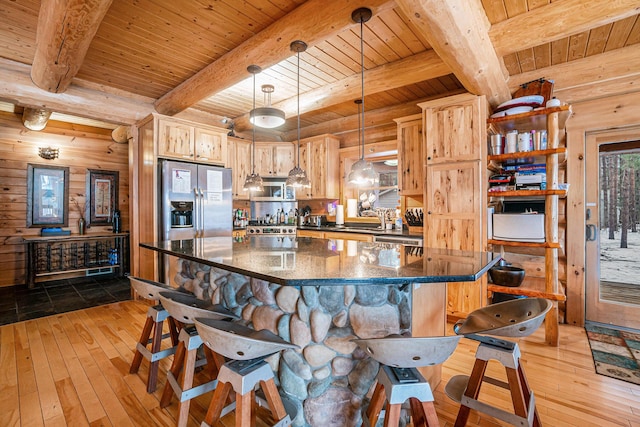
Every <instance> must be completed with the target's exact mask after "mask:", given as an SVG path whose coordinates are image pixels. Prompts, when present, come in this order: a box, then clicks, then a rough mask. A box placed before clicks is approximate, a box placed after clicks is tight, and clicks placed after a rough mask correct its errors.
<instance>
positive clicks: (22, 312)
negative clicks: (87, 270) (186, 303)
mask: <svg viewBox="0 0 640 427" xmlns="http://www.w3.org/2000/svg"><path fill="white" fill-rule="evenodd" d="M130 289H131V287H130V285H129V279H127V278H126V277H124V278H117V277H115V278H114V277H108V276H106V277H99V276H98V277H95V276H93V277H75V278H73V279H62V280H55V281H50V282H43V283H37V284H36V287H35V288H33V289H28V288H27V287H26V286H24V285H17V286H9V287H0V325H6V324H9V323H14V322H19V321H21V320H29V319H36V318H38V317H42V316H49V315H52V314H58V313H64V312H66V311H73V310H79V309H82V308H88V307H94V306H97V305H102V304H109V303H112V302H116V301H125V300H129V299H131V290H130Z"/></svg>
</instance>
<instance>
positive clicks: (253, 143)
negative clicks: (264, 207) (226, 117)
mask: <svg viewBox="0 0 640 427" xmlns="http://www.w3.org/2000/svg"><path fill="white" fill-rule="evenodd" d="M255 109H256V75H255V73H254V74H253V110H252V113H255ZM255 173H256V125H255V123H254V124H253V126H252V139H251V174H252V175H255Z"/></svg>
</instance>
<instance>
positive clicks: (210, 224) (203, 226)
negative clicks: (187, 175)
mask: <svg viewBox="0 0 640 427" xmlns="http://www.w3.org/2000/svg"><path fill="white" fill-rule="evenodd" d="M198 196H199V198H200V201H199V202H198V203H197V208H196V209H197V212H196V215H195V217H196V222H198V221H199V225H198V230H199V235H196V236H197V237H217V236H231V231H232V228H233V218H232V214H231V210H232V201H231V170H230V169H225V168H219V167H215V166H203V165H198Z"/></svg>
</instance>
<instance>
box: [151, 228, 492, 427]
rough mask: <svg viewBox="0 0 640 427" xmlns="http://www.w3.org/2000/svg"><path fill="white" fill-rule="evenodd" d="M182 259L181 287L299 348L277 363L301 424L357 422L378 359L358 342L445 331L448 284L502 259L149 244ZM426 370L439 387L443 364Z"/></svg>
mask: <svg viewBox="0 0 640 427" xmlns="http://www.w3.org/2000/svg"><path fill="white" fill-rule="evenodd" d="M140 246H141V247H144V248H147V249H151V250H154V251H157V252H160V253H163V254H166V255H171V256H173V257H177V258H178V263H179V265H178V266H177V267H176V269H175V271H177V273H176V274H175V276H174V277H171V278H170V279H171V283H172V284H173V285H174V286H180V287H183V288H185V289H187V290H190V291H192V292H194V293H195V294H196V295H197V296H198V297H199V298H202V299H205V300H211V301H213V302H214V303H221V304H224V305H225V306H226V307H227V308H229V309H230V310H232V311H234V312H235V313H236V314H238V315H239V316H241V317H242V319H243V320H244V321H245V322H246V323H247V324H249V325H250V326H252V327H253V328H255V329H268V330H270V331H272V332H274V333H276V334H278V335H280V336H281V337H283V338H284V339H286V340H288V341H291V342H292V343H294V344H296V345H298V346H299V347H300V349H299V350H287V351H284V352H282V354H279V355H274V356H272V357H271V358H270V360H269V362H270V364H271V366H272V368H273V369H274V371H276V372H277V378H278V380H279V386H280V388H281V390H282V392H283V393H286V394H287V395H288V397H290V398H291V399H292V400H293V401H294V402H296V404H297V405H298V416H297V417H296V418H295V420H294V425H295V426H307V425H310V426H314V425H322V426H340V427H342V426H356V425H360V423H361V414H360V409H361V407H362V406H363V405H366V404H367V400H366V394H367V392H368V391H369V389H370V387H371V385H372V384H373V382H374V381H375V376H376V374H377V371H378V363H377V362H375V361H374V360H373V359H371V358H369V357H368V356H367V355H366V354H365V353H364V352H363V351H361V350H360V349H359V348H358V347H357V346H356V345H355V344H354V343H353V342H351V340H352V339H354V338H372V337H383V336H386V335H389V334H411V335H413V336H437V335H444V334H445V333H446V331H445V326H446V313H445V308H446V307H445V305H446V282H448V281H455V282H460V281H475V280H477V279H478V278H479V277H480V276H482V274H484V273H485V272H486V271H487V270H488V269H489V268H490V267H491V266H492V265H493V264H495V263H496V262H497V260H498V258H499V257H494V256H493V255H492V254H490V253H476V252H464V251H453V250H443V249H429V248H420V249H421V251H416V248H414V247H410V246H403V245H397V244H390V243H371V242H357V241H352V240H341V239H338V240H326V239H313V238H296V237H266V236H259V237H258V236H255V237H249V238H247V239H244V240H243V241H241V242H237V241H233V239H232V238H230V237H218V238H200V239H188V240H174V241H165V242H156V243H142V244H141V245H140ZM423 373H424V374H425V375H426V377H427V378H428V379H429V380H430V381H431V383H432V385H433V386H434V387H435V385H436V384H437V383H438V382H439V381H440V367H439V366H436V367H429V368H426V369H424V370H423Z"/></svg>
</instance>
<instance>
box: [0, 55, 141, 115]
mask: <svg viewBox="0 0 640 427" xmlns="http://www.w3.org/2000/svg"><path fill="white" fill-rule="evenodd" d="M30 68H31V67H29V66H28V65H25V64H20V63H17V62H13V61H9V60H7V59H2V58H0V99H3V100H5V101H7V102H11V103H13V104H16V105H21V106H23V107H32V108H46V109H49V110H52V111H55V112H59V113H65V114H71V115H75V116H79V117H86V118H90V119H95V120H101V121H106V122H113V123H117V124H133V123H135V122H137V121H138V120H141V119H143V118H144V117H145V116H147V115H149V114H150V113H151V112H153V103H152V101H153V100H152V99H150V98H144V97H135V98H134V97H127V96H125V95H124V93H123V92H122V91H120V92H118V93H116V91H115V90H114V91H111V92H110V91H108V89H107V88H106V87H104V86H98V85H94V84H91V83H88V82H83V81H79V80H78V79H76V80H75V81H74V83H73V84H71V85H70V86H69V88H68V89H67V90H66V91H65V93H58V94H54V93H51V92H48V91H46V90H43V89H40V88H38V87H37V86H35V85H34V84H33V82H32V81H31V76H30V74H29V71H30Z"/></svg>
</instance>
